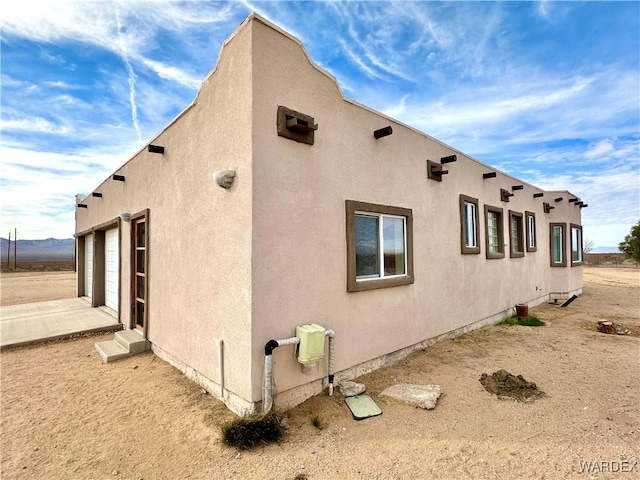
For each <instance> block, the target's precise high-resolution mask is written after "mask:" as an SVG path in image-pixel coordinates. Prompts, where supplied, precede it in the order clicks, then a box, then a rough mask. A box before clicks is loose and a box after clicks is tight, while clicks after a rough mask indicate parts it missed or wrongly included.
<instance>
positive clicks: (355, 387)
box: [338, 380, 367, 397]
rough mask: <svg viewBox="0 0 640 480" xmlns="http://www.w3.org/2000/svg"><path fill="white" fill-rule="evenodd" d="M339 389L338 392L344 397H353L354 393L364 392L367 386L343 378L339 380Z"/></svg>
mask: <svg viewBox="0 0 640 480" xmlns="http://www.w3.org/2000/svg"><path fill="white" fill-rule="evenodd" d="M338 388H339V389H340V393H341V394H342V395H343V396H345V397H355V396H356V395H360V394H361V393H364V391H365V390H366V388H367V387H365V386H364V385H363V384H362V383H357V382H351V381H349V380H345V381H343V382H340V385H338Z"/></svg>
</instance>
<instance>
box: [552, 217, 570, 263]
mask: <svg viewBox="0 0 640 480" xmlns="http://www.w3.org/2000/svg"><path fill="white" fill-rule="evenodd" d="M565 227H566V224H564V223H551V224H550V225H549V233H550V237H551V266H552V267H566V266H567V259H566V257H565V253H564V252H565V247H564V242H565V240H564V229H565Z"/></svg>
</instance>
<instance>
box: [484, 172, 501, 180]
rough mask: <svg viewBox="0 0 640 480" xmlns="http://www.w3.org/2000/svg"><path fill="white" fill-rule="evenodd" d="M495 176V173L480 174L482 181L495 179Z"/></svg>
mask: <svg viewBox="0 0 640 480" xmlns="http://www.w3.org/2000/svg"><path fill="white" fill-rule="evenodd" d="M496 176H497V173H496V172H489V173H483V174H482V178H483V180H486V179H487V178H496Z"/></svg>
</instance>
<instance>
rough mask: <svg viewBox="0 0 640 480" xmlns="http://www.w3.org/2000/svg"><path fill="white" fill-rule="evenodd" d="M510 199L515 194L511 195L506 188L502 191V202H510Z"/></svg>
mask: <svg viewBox="0 0 640 480" xmlns="http://www.w3.org/2000/svg"><path fill="white" fill-rule="evenodd" d="M509 197H513V193H511V192H510V191H509V190H505V189H504V188H501V189H500V200H502V201H503V202H508V201H509Z"/></svg>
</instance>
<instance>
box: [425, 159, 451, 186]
mask: <svg viewBox="0 0 640 480" xmlns="http://www.w3.org/2000/svg"><path fill="white" fill-rule="evenodd" d="M447 173H449V170H443V169H442V165H440V164H439V163H437V162H432V161H431V160H427V177H428V178H430V179H431V180H435V181H436V182H441V181H442V175H446V174H447Z"/></svg>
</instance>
